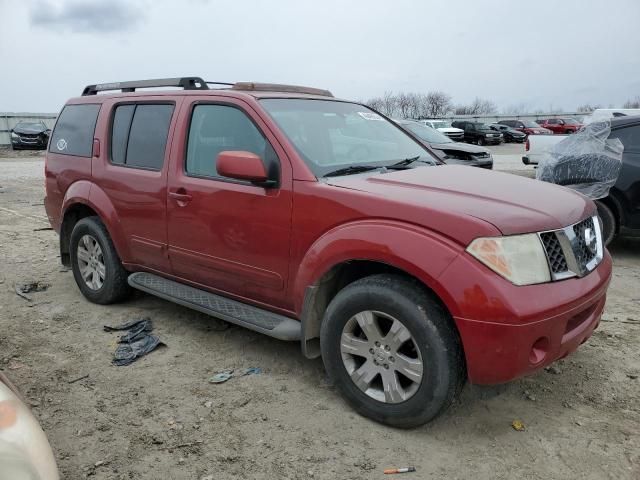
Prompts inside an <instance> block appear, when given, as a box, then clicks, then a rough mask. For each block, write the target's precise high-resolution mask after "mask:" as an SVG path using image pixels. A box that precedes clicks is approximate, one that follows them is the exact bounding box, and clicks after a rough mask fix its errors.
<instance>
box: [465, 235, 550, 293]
mask: <svg viewBox="0 0 640 480" xmlns="http://www.w3.org/2000/svg"><path fill="white" fill-rule="evenodd" d="M467 252H469V253H470V254H471V255H473V256H474V257H476V258H477V259H478V260H480V261H481V262H482V263H483V264H485V265H486V266H487V267H489V268H490V269H491V270H493V271H494V272H496V273H497V274H498V275H501V276H503V277H504V278H506V279H507V280H509V281H510V282H511V283H513V284H515V285H532V284H534V283H544V282H549V281H551V273H550V272H549V266H548V264H547V256H546V254H545V252H544V248H543V247H542V243H541V242H540V239H539V238H538V235H536V234H535V233H529V234H526V235H513V236H508V237H489V238H476V239H475V240H474V241H473V242H471V244H470V245H469V246H468V247H467Z"/></svg>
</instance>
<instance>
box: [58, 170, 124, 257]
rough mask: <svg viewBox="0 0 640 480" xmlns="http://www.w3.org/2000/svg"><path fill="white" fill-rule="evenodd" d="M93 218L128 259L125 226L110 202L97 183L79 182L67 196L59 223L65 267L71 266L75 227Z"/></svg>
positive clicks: (118, 251)
mask: <svg viewBox="0 0 640 480" xmlns="http://www.w3.org/2000/svg"><path fill="white" fill-rule="evenodd" d="M92 216H95V217H98V218H99V219H100V221H101V222H102V223H103V224H104V226H105V227H106V229H107V232H108V233H109V236H110V237H111V240H112V241H113V244H114V247H115V249H116V252H117V253H118V256H119V257H120V258H121V259H124V258H128V248H127V246H126V242H125V241H124V235H123V232H122V226H121V225H120V222H119V220H118V217H117V215H116V214H115V209H114V208H113V205H112V203H111V201H110V200H109V199H108V197H107V196H106V194H105V193H104V192H103V191H102V189H100V188H99V187H97V186H96V185H95V184H91V183H90V182H86V181H83V182H76V183H75V184H73V185H72V186H71V187H70V188H69V189H68V190H67V194H66V195H65V199H64V201H63V208H62V216H61V218H62V222H61V224H60V260H61V262H62V264H63V265H65V266H66V267H69V266H71V259H70V255H69V244H70V239H71V232H72V231H73V227H74V226H75V225H76V223H78V222H79V221H80V220H82V219H83V218H86V217H92Z"/></svg>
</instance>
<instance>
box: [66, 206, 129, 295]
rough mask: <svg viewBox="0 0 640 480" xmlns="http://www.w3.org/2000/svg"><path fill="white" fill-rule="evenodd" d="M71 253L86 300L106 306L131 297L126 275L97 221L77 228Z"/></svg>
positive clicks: (91, 219) (87, 221)
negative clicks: (128, 296)
mask: <svg viewBox="0 0 640 480" xmlns="http://www.w3.org/2000/svg"><path fill="white" fill-rule="evenodd" d="M69 253H70V256H71V268H72V270H73V276H74V278H75V281H76V283H77V285H78V288H80V291H81V292H82V294H83V295H84V296H85V297H86V298H87V300H89V301H91V302H93V303H99V304H103V305H106V304H109V303H115V302H118V301H120V300H123V299H124V298H126V297H127V295H128V294H129V293H130V287H129V285H128V283H127V272H126V270H125V269H124V268H123V266H122V263H120V258H119V257H118V254H117V252H116V249H115V247H114V246H113V242H112V241H111V237H109V232H107V229H106V227H105V226H104V224H103V223H102V222H101V221H100V219H99V218H98V217H86V218H83V219H82V220H80V221H79V222H78V223H76V224H75V226H74V227H73V231H72V232H71V241H70V252H69Z"/></svg>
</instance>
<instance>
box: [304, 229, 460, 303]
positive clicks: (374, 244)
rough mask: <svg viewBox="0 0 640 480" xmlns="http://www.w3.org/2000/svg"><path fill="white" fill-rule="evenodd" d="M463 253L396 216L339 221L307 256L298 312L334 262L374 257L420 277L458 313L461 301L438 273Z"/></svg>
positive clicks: (311, 248) (445, 239) (455, 245)
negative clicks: (455, 298) (309, 291)
mask: <svg viewBox="0 0 640 480" xmlns="http://www.w3.org/2000/svg"><path fill="white" fill-rule="evenodd" d="M461 252H463V248H462V246H460V245H458V244H457V243H455V242H453V241H451V240H449V239H447V238H444V237H442V236H441V235H438V234H436V233H434V232H432V231H429V230H427V229H425V228H422V227H418V226H416V225H411V224H406V223H402V222H397V221H393V220H363V221H358V222H353V223H349V224H345V225H340V226H338V227H335V228H333V229H332V230H329V231H328V232H326V233H325V234H324V235H322V236H321V237H320V238H318V239H317V240H316V241H315V242H314V243H313V245H311V247H310V248H309V249H308V250H307V252H306V254H305V255H304V257H303V260H302V262H301V264H300V267H299V268H298V271H297V275H296V278H295V282H294V288H293V294H294V298H295V309H296V312H297V313H298V314H301V313H302V309H303V301H304V294H305V289H306V288H307V287H308V286H310V285H315V284H317V283H318V281H319V280H320V279H321V278H322V277H323V275H324V274H326V273H327V272H329V271H330V270H331V269H332V268H333V267H334V266H336V265H338V264H340V263H343V262H347V261H353V260H369V261H376V262H381V263H385V264H388V265H391V266H393V267H396V268H398V269H400V270H402V271H404V272H406V273H408V274H410V275H412V276H414V277H416V278H417V279H419V280H420V281H421V282H423V283H424V284H425V285H426V286H427V287H428V288H430V289H431V290H433V291H434V292H435V293H436V295H438V297H439V298H440V299H441V300H442V301H443V302H444V304H445V305H446V306H447V308H448V309H449V312H450V313H451V314H452V315H455V314H456V312H457V307H456V303H455V302H454V300H453V297H452V296H451V295H450V294H449V293H448V291H447V289H446V288H444V286H442V285H441V284H440V282H439V281H438V277H439V276H440V274H441V273H442V272H443V271H444V270H445V269H446V268H447V266H449V265H450V264H451V262H452V261H453V260H454V259H455V258H456V257H457V256H458V255H459V254H460V253H461Z"/></svg>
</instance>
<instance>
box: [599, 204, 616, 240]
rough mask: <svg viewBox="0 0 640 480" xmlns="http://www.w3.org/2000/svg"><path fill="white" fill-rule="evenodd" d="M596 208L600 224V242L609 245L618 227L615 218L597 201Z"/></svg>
mask: <svg viewBox="0 0 640 480" xmlns="http://www.w3.org/2000/svg"><path fill="white" fill-rule="evenodd" d="M596 207H598V217H599V218H600V223H602V242H603V243H604V244H605V245H609V243H611V241H612V240H613V239H614V238H615V236H616V231H617V226H618V224H617V221H616V216H615V214H614V213H613V211H612V210H611V209H610V208H609V207H608V206H607V205H606V204H604V203H602V202H601V201H599V200H596Z"/></svg>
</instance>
